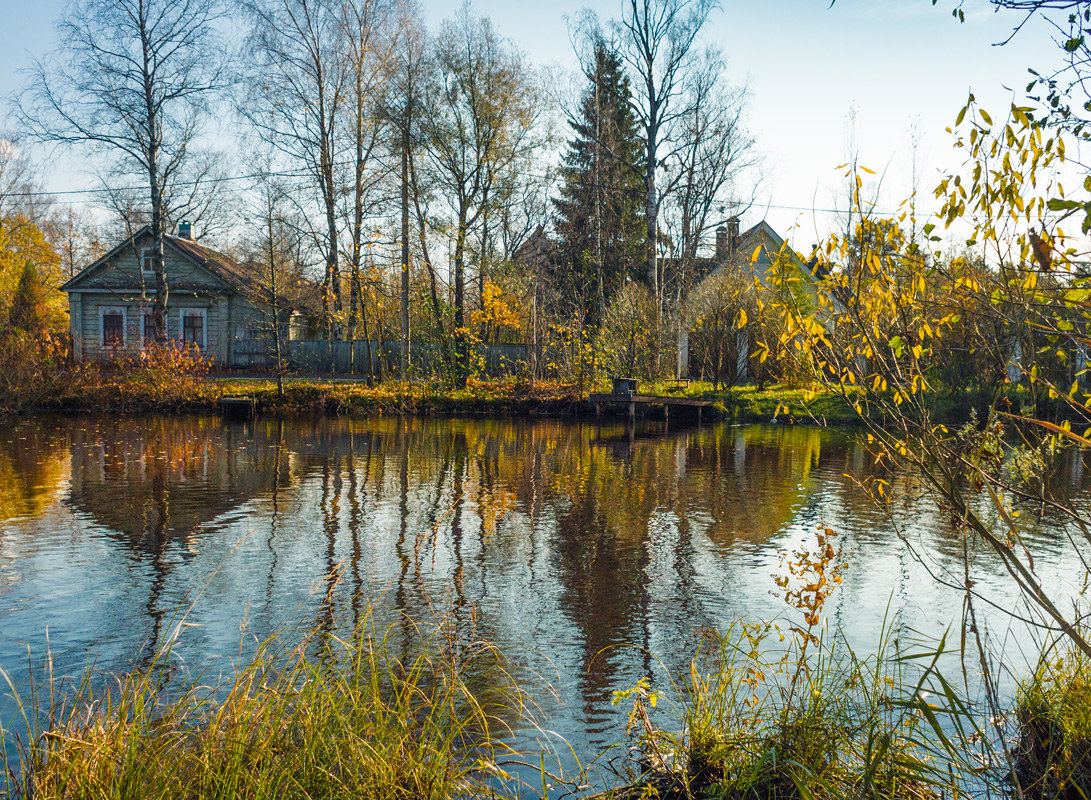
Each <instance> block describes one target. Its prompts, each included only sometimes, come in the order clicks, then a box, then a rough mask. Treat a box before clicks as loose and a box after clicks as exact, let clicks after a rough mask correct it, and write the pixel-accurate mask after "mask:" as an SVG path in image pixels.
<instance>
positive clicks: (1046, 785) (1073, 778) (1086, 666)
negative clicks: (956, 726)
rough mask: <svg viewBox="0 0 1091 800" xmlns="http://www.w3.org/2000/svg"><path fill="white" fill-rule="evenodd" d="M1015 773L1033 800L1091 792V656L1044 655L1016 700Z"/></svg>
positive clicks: (1063, 798) (1071, 652) (1062, 799)
mask: <svg viewBox="0 0 1091 800" xmlns="http://www.w3.org/2000/svg"><path fill="white" fill-rule="evenodd" d="M1015 716H1016V720H1017V724H1018V742H1017V744H1016V746H1015V748H1014V754H1015V764H1014V768H1015V775H1016V780H1017V782H1018V784H1019V788H1020V790H1021V792H1022V794H1023V796H1024V797H1026V798H1029V800H1039V799H1041V800H1045V798H1058V800H1069V798H1072V799H1073V800H1075V798H1081V799H1082V798H1086V797H1089V796H1091V660H1089V659H1088V658H1087V656H1084V655H1082V654H1080V653H1078V652H1076V651H1074V650H1068V651H1063V652H1061V653H1058V654H1056V655H1054V656H1053V657H1051V658H1043V659H1042V661H1041V662H1040V663H1039V665H1038V669H1037V670H1036V671H1035V673H1034V675H1032V676H1031V677H1030V678H1029V679H1028V680H1026V681H1024V683H1023V685H1022V686H1021V687H1020V691H1019V695H1018V699H1017V703H1016V714H1015Z"/></svg>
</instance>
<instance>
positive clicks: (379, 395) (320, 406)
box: [0, 369, 859, 425]
mask: <svg viewBox="0 0 1091 800" xmlns="http://www.w3.org/2000/svg"><path fill="white" fill-rule="evenodd" d="M593 389H594V390H596V391H604V390H606V389H607V387H606V386H596V387H593ZM588 391H589V389H588V387H584V388H583V389H582V390H581V387H580V386H579V385H578V384H574V383H564V382H559V381H536V382H534V383H530V382H528V381H525V380H514V379H496V380H471V381H469V382H468V384H467V385H466V387H465V388H461V389H459V388H454V387H452V386H450V385H448V384H444V383H441V382H438V381H413V382H406V383H403V382H401V381H388V382H384V383H379V384H375V385H369V384H368V382H367V381H366V380H365V379H362V378H346V377H331V376H292V377H288V378H285V379H284V382H283V390H282V391H281V392H278V389H277V382H276V379H275V378H273V377H271V376H265V375H232V374H201V375H189V374H172V373H169V372H165V371H163V370H148V369H134V370H129V371H125V372H112V371H105V370H82V371H74V372H73V373H72V374H71V375H69V376H67V377H66V378H62V379H59V380H56V381H53V382H52V385H51V386H50V387H49V388H48V389H47V390H39V391H34V392H28V393H27V395H26V396H25V397H9V398H0V401H3V402H0V408H4V407H6V408H7V410H8V411H18V412H23V413H25V412H28V411H62V412H83V411H113V412H125V413H155V412H160V413H161V412H174V413H178V412H183V413H216V412H218V411H219V408H220V402H221V400H222V399H224V398H226V397H239V396H245V397H249V398H253V400H254V402H255V404H256V407H257V410H258V412H259V413H261V414H268V415H274V416H292V415H299V414H308V413H323V414H352V415H359V416H383V415H397V414H409V415H419V416H522V417H535V416H542V417H554V418H562V417H567V418H579V417H594V415H595V409H594V406H593V405H592V404H590V403H589V402H588V401H587V396H588ZM640 391H641V393H643V394H652V395H661V396H671V397H685V398H689V399H695V400H705V401H708V402H709V403H710V406H708V407H707V408H706V409H705V413H704V416H703V418H704V419H705V420H706V421H709V420H712V421H716V420H720V421H723V420H730V421H735V422H768V421H770V420H771V419H774V418H775V419H777V420H778V421H786V422H787V421H794V422H799V423H807V422H812V423H818V424H826V425H850V424H854V423H856V422H858V419H859V418H858V415H857V413H856V411H855V410H854V409H853V408H852V407H851V406H850V405H849V404H847V403H845V402H844V401H843V400H842V399H840V398H838V397H836V396H834V395H832V394H828V393H818V394H814V393H810V394H808V393H807V392H806V391H805V390H803V389H800V388H788V387H783V386H771V387H766V388H763V389H758V388H757V387H755V386H740V387H735V388H733V389H719V390H714V389H713V388H712V386H711V385H710V384H707V383H701V382H696V381H695V382H692V383H689V384H687V385H681V386H679V385H678V384H677V383H656V384H642V385H641V387H640ZM605 411H606V414H607V415H609V414H611V413H615V412H616V413H617V414H618V415H621V414H622V413H623V409H621V408H620V407H619V408H617V409H611V408H609V407H607V408H606V409H605ZM641 413H647V414H648V415H649V417H651V418H653V419H654V418H656V417H658V416H659V415H660V414H661V413H662V412H661V409H660V408H659V407H656V406H650V407H648V408H646V409H643V408H642V409H641Z"/></svg>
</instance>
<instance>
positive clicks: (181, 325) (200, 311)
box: [176, 308, 208, 350]
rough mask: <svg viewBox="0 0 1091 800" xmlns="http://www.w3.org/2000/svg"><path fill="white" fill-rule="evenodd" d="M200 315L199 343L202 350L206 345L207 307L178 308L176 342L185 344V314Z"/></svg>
mask: <svg viewBox="0 0 1091 800" xmlns="http://www.w3.org/2000/svg"><path fill="white" fill-rule="evenodd" d="M187 314H190V315H192V316H200V318H201V343H200V344H199V345H198V347H200V348H201V349H202V350H204V349H205V348H206V347H208V309H207V308H180V309H178V337H177V340H176V341H177V342H178V343H179V344H181V345H183V346H185V344H186V340H185V335H186V321H185V320H186V315H187Z"/></svg>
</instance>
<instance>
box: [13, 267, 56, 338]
mask: <svg viewBox="0 0 1091 800" xmlns="http://www.w3.org/2000/svg"><path fill="white" fill-rule="evenodd" d="M8 320H9V322H10V324H11V327H12V329H13V330H17V331H23V332H25V333H27V334H30V335H31V336H34V337H41V336H44V335H45V334H46V332H47V331H48V329H49V322H48V311H47V309H46V301H45V290H44V287H43V286H42V282H41V280H40V279H39V278H38V269H37V268H36V267H35V266H34V262H33V261H27V262H26V265H25V266H24V267H23V272H22V274H21V275H20V276H19V285H18V286H16V287H15V294H14V295H13V296H12V299H11V308H10V309H9V310H8Z"/></svg>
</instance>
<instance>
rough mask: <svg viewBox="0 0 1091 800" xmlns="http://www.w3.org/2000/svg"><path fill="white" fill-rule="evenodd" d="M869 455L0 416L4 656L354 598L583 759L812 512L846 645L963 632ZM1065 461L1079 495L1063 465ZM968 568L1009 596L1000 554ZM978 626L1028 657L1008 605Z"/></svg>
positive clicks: (216, 633)
mask: <svg viewBox="0 0 1091 800" xmlns="http://www.w3.org/2000/svg"><path fill="white" fill-rule="evenodd" d="M875 474H877V473H876V470H875V467H874V466H873V462H872V459H871V457H870V456H869V454H868V453H867V451H866V449H865V448H864V447H862V446H861V445H860V444H859V443H858V442H857V441H855V439H854V437H853V435H852V433H851V432H838V431H830V430H822V429H818V428H812V427H803V426H747V427H731V426H727V425H716V426H705V427H703V428H688V429H682V430H678V431H673V430H672V431H664V430H663V429H662V428H661V427H656V426H652V427H649V428H647V429H639V430H637V431H636V433H635V435H630V432H629V431H627V430H626V429H625V428H624V427H621V426H616V427H611V426H603V427H601V428H600V427H597V426H595V425H592V424H568V423H561V422H532V421H468V420H454V421H451V420H423V419H376V420H349V419H341V418H319V419H314V420H305V421H277V420H264V419H263V420H258V421H257V422H254V423H246V424H244V423H230V422H225V421H222V420H220V419H218V418H198V417H140V418H126V417H116V416H115V417H108V416H89V417H81V418H74V419H65V418H52V417H50V418H30V419H24V420H20V421H17V422H15V423H13V424H11V425H10V426H8V427H7V428H6V429H5V430H3V431H2V432H0V666H2V667H3V668H4V669H5V670H6V671H7V672H8V673H9V674H10V675H12V677H13V679H14V680H15V682H16V683H17V684H19V685H25V683H26V681H27V679H28V669H29V667H28V658H27V655H28V649H29V653H30V655H31V662H33V661H35V660H37V661H39V662H40V659H41V657H42V656H44V654H45V652H46V647H47V641H48V646H49V648H50V649H51V651H52V654H53V658H54V669H55V670H56V671H57V672H58V673H65V672H67V673H79V672H80V671H81V670H82V669H83V668H84V667H85V666H86V665H87V663H88V662H89V661H90V660H93V661H94V663H95V664H96V666H97V667H98V668H100V669H105V670H115V671H119V670H126V669H129V668H132V667H133V666H137V665H140V664H141V663H144V662H146V661H147V659H148V658H150V656H151V654H152V653H154V652H155V650H156V648H157V647H159V646H160V645H161V644H162V643H163V642H164V640H165V637H168V636H170V635H172V632H173V631H175V630H176V625H174V624H173V623H175V622H176V621H177V620H178V618H179V615H180V613H182V612H183V611H184V613H185V615H186V616H185V619H186V622H187V623H188V625H187V626H186V627H185V628H184V629H183V630H182V631H181V634H180V637H179V639H178V642H177V643H176V645H175V649H176V653H177V654H178V657H179V658H180V659H181V660H183V661H184V662H185V663H186V664H187V665H190V666H199V665H205V664H210V663H212V664H220V665H227V667H229V666H230V664H231V659H233V658H237V657H238V654H239V653H240V647H241V648H242V650H243V651H245V649H246V648H247V647H248V646H249V645H248V644H247V643H248V642H252V641H253V640H254V638H263V637H265V636H266V635H268V634H270V633H272V632H274V631H277V630H279V629H281V628H283V627H286V626H288V627H299V626H303V627H306V628H318V629H320V630H322V629H324V630H330V631H332V630H335V629H337V628H338V627H339V626H344V625H348V624H352V622H353V621H354V620H356V619H359V618H360V617H361V615H363V614H364V613H365V612H366V611H367V609H368V608H372V607H373V608H374V609H375V613H376V616H377V619H378V620H379V622H380V624H384V625H385V624H393V625H401V626H402V628H401V630H403V632H404V637H405V640H406V642H405V644H406V646H407V647H408V646H409V644H410V640H411V638H412V635H413V634H412V626H410V625H408V624H405V623H404V621H403V620H404V619H405V618H408V619H413V620H423V621H428V620H432V619H435V618H436V617H439V616H446V617H448V618H450V619H452V620H453V621H454V625H455V626H456V628H459V629H460V630H463V631H465V632H466V635H468V636H469V635H473V636H479V637H482V638H484V639H486V640H488V641H491V642H493V643H495V644H497V645H498V646H499V647H500V648H501V649H502V650H503V652H504V653H505V654H506V655H507V657H508V658H509V660H510V661H511V663H512V665H513V668H514V669H515V671H516V672H517V673H518V674H521V675H523V676H531V675H538V676H541V677H540V679H537V680H530V679H529V677H528V681H529V683H530V684H531V685H533V686H534V687H536V688H534V689H532V691H533V692H535V693H536V699H537V700H538V702H539V704H540V705H541V707H542V712H543V715H544V717H545V718H544V720H543V724H544V726H545V727H548V728H549V729H551V730H552V731H554V732H555V733H556V736H557V737H563V739H564V740H566V741H567V742H569V743H570V744H571V745H572V747H573V748H574V750H575V752H576V753H577V754H579V756H580V757H581V758H587V757H589V756H591V755H593V754H594V753H596V752H598V750H599V749H601V748H602V747H603V746H605V745H608V744H612V743H615V742H617V741H619V740H621V739H623V737H624V730H623V728H624V711H623V710H622V709H619V708H615V707H613V706H612V705H611V702H610V701H611V698H612V692H613V691H614V690H617V689H623V688H627V687H630V686H632V685H633V684H635V683H636V682H637V680H639V679H640V678H641V677H642V676H644V675H650V676H652V679H653V683H654V685H655V686H657V687H658V688H663V687H664V686H665V685H666V683H667V681H666V677H667V675H668V674H670V673H674V674H676V675H677V674H682V673H684V671H685V670H686V668H687V666H688V663H689V660H690V658H691V656H692V655H693V652H694V649H695V647H696V646H697V643H698V641H699V639H700V636H701V634H702V632H703V631H705V630H708V629H719V630H724V629H726V628H727V627H728V626H729V625H730V624H731V623H732V622H733V621H735V620H738V619H749V620H753V619H770V618H773V617H776V616H778V615H780V616H783V615H785V614H789V615H790V614H791V611H790V609H788V607H787V606H786V605H785V603H784V600H783V597H781V596H779V595H778V594H777V591H778V590H777V586H776V584H775V583H774V580H773V578H774V575H775V574H776V573H778V571H779V570H780V565H781V559H782V555H783V554H784V553H786V552H789V551H791V550H792V549H794V548H797V547H799V546H803V545H806V544H807V543H809V542H811V541H812V539H813V534H814V531H815V529H816V528H817V527H818V526H819V525H822V526H828V527H830V528H832V529H833V530H834V531H835V532H836V533H837V540H838V542H839V543H840V546H841V548H842V558H843V559H844V561H845V563H846V567H845V571H844V583H843V585H842V586H841V587H839V588H838V590H837V591H836V592H835V593H834V595H833V596H832V598H831V599H830V601H829V603H828V605H827V608H826V612H827V619H828V621H829V624H830V625H831V626H838V627H840V628H841V629H843V630H844V631H845V633H846V636H847V637H848V639H849V640H850V641H851V642H852V643H853V644H854V645H855V646H857V647H860V648H863V649H864V650H866V649H867V648H869V647H873V646H874V643H875V641H876V640H877V638H878V636H879V632H880V629H881V627H882V625H883V624H884V618H885V619H886V624H887V625H889V626H892V627H895V628H899V627H902V628H912V629H914V630H916V631H919V632H922V633H923V634H925V635H938V634H940V633H941V632H942V631H943V630H944V628H945V627H946V626H948V625H951V624H952V623H957V622H958V619H959V613H960V603H961V596H960V595H959V594H958V593H957V591H955V590H953V589H951V588H948V587H947V586H945V585H944V581H943V578H944V577H948V578H951V579H957V578H958V576H959V575H961V558H962V555H963V547H964V542H963V540H962V538H961V537H959V536H958V535H956V534H955V533H954V532H953V531H952V529H951V528H950V526H949V525H948V523H947V522H946V520H945V519H944V518H943V517H942V515H940V514H939V513H938V512H937V511H936V509H935V506H934V504H933V503H932V502H931V501H930V500H929V499H927V498H925V497H922V496H920V492H919V491H918V490H917V487H916V486H915V484H914V482H913V481H912V480H911V479H910V478H909V477H906V476H901V477H897V476H895V477H891V476H884V477H886V478H888V479H891V480H892V481H893V482H894V484H895V486H896V488H897V489H898V491H897V498H898V499H897V501H896V503H895V504H894V506H893V507H892V508H890V509H887V510H885V511H884V510H880V509H878V508H876V507H875V506H874V504H873V503H872V502H871V501H870V500H869V499H868V498H867V497H866V496H865V494H864V493H863V492H862V491H861V490H860V488H859V485H858V481H860V480H866V479H868V478H870V477H872V476H873V475H875ZM1058 480H1059V481H1060V482H1061V483H1062V484H1063V485H1064V486H1065V487H1067V488H1068V489H1070V490H1071V491H1072V492H1074V493H1076V494H1077V495H1078V496H1080V497H1083V495H1084V493H1085V482H1086V479H1085V476H1084V471H1083V465H1082V462H1078V463H1076V462H1074V463H1072V464H1069V465H1067V466H1066V468H1065V470H1064V471H1063V474H1062V475H1060V476H1059V477H1058ZM1081 502H1082V501H1081ZM1027 517H1028V520H1029V523H1028V524H1029V526H1030V534H1031V537H1032V539H1033V541H1034V543H1035V547H1036V549H1035V557H1036V567H1037V569H1038V572H1039V574H1040V575H1043V576H1045V578H1046V580H1047V581H1048V585H1049V586H1051V587H1055V588H1056V590H1057V591H1058V592H1059V593H1061V594H1064V593H1066V592H1070V591H1072V592H1075V591H1078V587H1079V585H1080V581H1081V579H1082V576H1083V572H1082V569H1081V566H1080V564H1079V562H1078V560H1077V559H1076V558H1075V557H1074V556H1073V554H1072V550H1071V546H1070V545H1069V543H1068V541H1067V539H1066V537H1065V535H1064V532H1063V530H1062V529H1061V527H1060V525H1059V522H1058V521H1057V520H1052V519H1049V518H1048V517H1045V518H1041V519H1039V518H1038V517H1036V516H1035V515H1034V514H1033V513H1031V514H1028V515H1027ZM909 545H912V546H909ZM971 562H972V568H973V570H974V573H975V578H976V580H977V581H978V582H979V585H980V586H981V588H983V589H984V590H985V591H986V592H987V593H989V594H990V596H992V597H994V598H996V599H997V600H998V602H1000V603H1001V604H1004V605H1006V607H1008V608H1011V607H1013V605H1014V603H1015V598H1014V595H1013V594H1012V593H1011V589H1010V587H1009V586H1008V584H1007V581H1006V578H1005V574H1004V570H1003V567H1002V565H1001V564H999V563H998V562H997V561H995V559H993V558H992V557H991V556H990V554H988V553H987V552H977V553H971ZM990 635H992V636H993V637H994V639H995V640H996V642H997V643H998V644H1002V645H1003V646H1004V647H1006V648H1007V649H1008V650H1009V651H1013V652H1016V653H1018V652H1019V650H1020V648H1022V649H1027V650H1031V649H1032V648H1033V637H1031V636H1030V635H1029V634H1028V633H1027V632H1026V631H1025V630H1023V629H1019V628H1015V629H1009V626H1008V625H1007V623H1006V622H1005V621H1004V620H1002V619H999V620H996V621H995V622H994V624H993V626H992V628H991V634H990ZM546 685H548V687H549V688H548V690H547V689H546V688H545V686H546ZM0 712H2V714H3V717H4V719H5V720H6V719H8V718H9V717H10V716H11V713H12V705H11V702H10V699H5V700H4V701H2V702H0ZM519 744H521V745H523V746H527V747H530V748H531V749H533V748H535V747H538V746H539V745H538V744H537V743H536V740H534V739H533V738H532V737H531V734H527V737H526V738H525V739H523V740H522V741H520V742H519Z"/></svg>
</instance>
